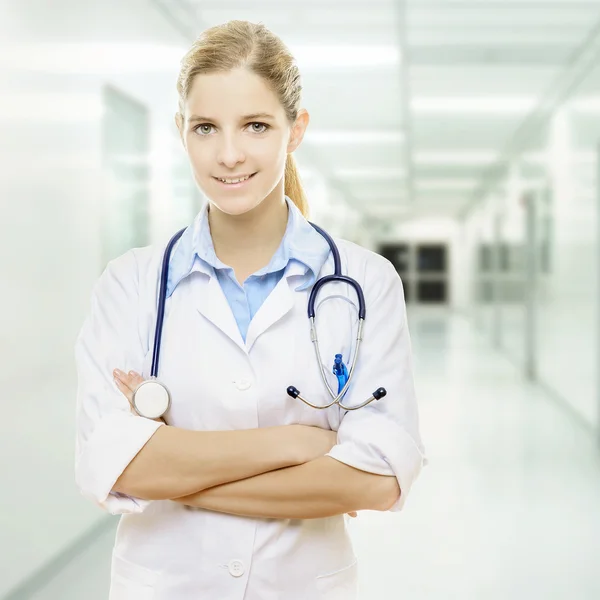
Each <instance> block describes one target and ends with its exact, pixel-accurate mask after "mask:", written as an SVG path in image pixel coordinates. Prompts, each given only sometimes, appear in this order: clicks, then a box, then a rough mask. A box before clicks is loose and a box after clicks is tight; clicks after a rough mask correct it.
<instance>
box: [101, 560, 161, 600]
mask: <svg viewBox="0 0 600 600" xmlns="http://www.w3.org/2000/svg"><path fill="white" fill-rule="evenodd" d="M157 577H158V573H157V572H156V571H152V570H151V569H147V568H146V567H142V566H140V565H136V564H134V563H131V562H129V561H128V560H125V559H124V558H122V557H120V556H117V555H116V554H113V558H112V572H111V582H110V594H109V598H108V600H153V598H154V586H155V583H156V579H157Z"/></svg>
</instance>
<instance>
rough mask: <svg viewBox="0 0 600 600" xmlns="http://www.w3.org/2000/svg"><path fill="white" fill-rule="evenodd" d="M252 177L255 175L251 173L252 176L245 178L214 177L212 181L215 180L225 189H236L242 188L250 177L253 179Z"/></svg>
mask: <svg viewBox="0 0 600 600" xmlns="http://www.w3.org/2000/svg"><path fill="white" fill-rule="evenodd" d="M254 175H256V173H253V174H252V175H246V176H245V177H237V178H233V177H232V178H224V177H223V178H221V177H215V178H214V179H216V180H217V181H218V182H219V183H221V184H222V185H226V186H227V187H235V188H238V187H242V186H243V185H244V184H245V183H246V182H247V181H250V179H252V177H254Z"/></svg>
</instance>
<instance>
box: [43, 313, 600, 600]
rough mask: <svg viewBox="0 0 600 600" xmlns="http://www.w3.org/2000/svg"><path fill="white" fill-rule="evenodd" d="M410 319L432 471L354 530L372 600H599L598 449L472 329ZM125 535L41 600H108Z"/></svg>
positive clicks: (106, 541) (426, 316) (440, 316)
mask: <svg viewBox="0 0 600 600" xmlns="http://www.w3.org/2000/svg"><path fill="white" fill-rule="evenodd" d="M410 323H411V333H412V338H413V349H414V355H415V367H416V381H417V391H418V394H419V399H420V409H421V428H422V434H423V438H424V442H425V445H426V448H427V453H428V457H429V460H430V465H429V466H428V467H427V468H426V469H425V470H424V471H423V472H422V474H421V477H420V478H419V480H418V481H417V483H416V484H415V486H414V488H413V490H412V491H411V494H410V497H409V499H408V501H407V504H406V506H405V509H404V510H403V511H402V512H401V513H398V514H388V513H377V512H365V513H362V514H360V515H359V517H358V519H354V520H353V521H351V523H350V527H351V531H352V535H353V538H354V540H355V545H356V552H357V554H358V556H359V564H360V578H361V589H362V596H361V598H362V600H397V599H399V598H403V599H411V600H424V599H427V600H454V599H457V600H458V599H460V600H464V599H468V600H471V599H472V600H480V599H481V600H507V599H509V598H510V599H511V600H521V599H523V600H525V599H527V600H538V599H540V600H559V599H560V600H567V599H568V600H597V599H598V598H600V568H599V566H600V558H599V557H600V453H599V452H598V450H597V449H596V448H595V444H594V440H593V439H592V438H591V436H590V435H589V434H588V433H586V432H584V431H583V430H582V429H581V428H580V427H579V426H578V425H576V424H575V423H574V422H572V421H571V420H570V419H569V418H568V417H567V416H566V415H565V413H564V412H563V411H562V410H561V409H560V407H559V406H558V405H557V404H556V402H555V401H553V400H552V399H550V398H548V397H546V396H545V394H544V393H543V392H542V391H541V390H540V389H538V388H536V387H534V386H531V385H529V384H527V383H526V382H524V381H523V379H522V378H521V376H520V374H519V373H518V372H517V371H515V367H514V366H513V365H512V364H511V362H510V361H508V360H506V359H505V358H503V357H502V356H500V355H498V354H494V353H493V352H492V351H491V350H490V346H489V344H488V343H487V342H486V340H484V339H483V338H482V337H481V336H480V335H479V334H478V333H477V332H475V331H474V330H473V328H472V327H471V326H470V324H469V323H468V322H467V321H466V320H464V319H462V318H461V317H449V316H447V315H446V314H444V313H440V312H437V311H431V312H430V311H427V312H422V313H411V315H410ZM113 538H114V528H111V529H110V530H107V532H106V534H105V535H103V536H102V537H101V538H99V539H98V540H97V542H96V543H95V544H94V545H93V546H91V547H90V548H89V549H88V550H87V551H86V552H85V553H83V554H80V555H79V556H78V557H77V559H76V560H74V561H73V562H72V564H71V565H69V567H68V568H67V569H65V570H64V571H63V572H62V573H60V574H58V575H57V577H56V578H55V579H54V581H53V582H52V583H51V584H50V585H48V586H47V587H46V588H45V589H44V590H42V591H40V592H39V593H38V594H37V595H35V596H34V598H35V600H80V599H85V600H106V598H107V590H108V571H109V557H110V550H111V547H112V542H113ZM215 600H217V599H215ZM311 600H312V599H311Z"/></svg>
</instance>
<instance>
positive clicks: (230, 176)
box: [215, 173, 256, 185]
mask: <svg viewBox="0 0 600 600" xmlns="http://www.w3.org/2000/svg"><path fill="white" fill-rule="evenodd" d="M254 175H256V173H246V174H245V175H235V176H234V175H228V176H227V177H215V179H216V180H217V181H221V183H224V182H223V181H222V180H223V179H244V180H246V178H247V177H248V178H252V177H254ZM241 183H243V182H241ZM230 185H235V184H230Z"/></svg>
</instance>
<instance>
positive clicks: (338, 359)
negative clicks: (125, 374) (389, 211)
mask: <svg viewBox="0 0 600 600" xmlns="http://www.w3.org/2000/svg"><path fill="white" fill-rule="evenodd" d="M310 224H311V225H312V226H313V228H314V229H315V230H316V231H317V232H318V233H320V234H321V235H322V236H323V237H324V238H325V240H326V241H327V243H328V244H329V248H330V249H331V253H332V254H333V263H334V273H333V275H326V276H325V277H321V278H320V279H318V280H317V281H316V282H315V284H314V285H313V288H312V290H311V292H310V297H309V299H308V320H309V323H310V338H311V341H312V343H313V347H314V349H315V355H316V358H317V363H318V365H319V368H320V371H321V377H322V379H323V382H324V384H325V386H326V387H327V390H328V392H329V394H330V396H331V397H332V398H333V400H332V401H331V402H330V403H329V404H327V405H326V406H318V405H316V404H313V403H312V402H309V401H308V400H307V399H306V398H303V397H302V396H301V395H300V392H299V390H298V389H297V388H295V387H294V386H293V385H291V386H290V387H288V388H287V393H288V395H289V396H291V397H292V398H299V399H300V400H302V402H304V403H305V404H308V406H311V407H312V408H316V409H320V410H323V409H326V408H329V407H330V406H333V405H334V404H338V405H339V406H340V408H342V409H344V410H358V409H359V408H362V407H363V406H367V404H370V403H371V402H373V400H380V399H381V398H383V397H384V396H385V395H386V394H387V392H386V390H385V388H382V387H380V388H378V389H376V390H375V391H374V392H373V394H372V395H371V397H370V398H368V399H367V400H365V401H364V402H363V403H362V404H359V405H358V406H345V405H344V404H342V402H341V401H342V398H343V397H344V395H345V394H346V392H347V391H348V387H349V386H350V381H351V379H352V375H353V373H354V369H355V367H356V361H357V358H358V349H359V347H360V343H361V341H362V331H363V325H364V320H365V314H366V308H365V297H364V294H363V291H362V288H361V287H360V284H359V283H358V282H357V281H356V280H354V279H352V278H351V277H348V276H346V275H342V266H341V260H340V253H339V250H338V248H337V246H336V244H335V242H334V241H333V239H332V238H331V236H330V235H329V234H328V233H327V232H325V231H324V230H323V229H321V228H320V227H319V226H318V225H315V224H314V223H310ZM185 230H186V228H185V227H184V228H183V229H182V230H181V231H178V232H177V233H176V234H175V235H174V236H173V237H172V238H171V240H170V241H169V243H168V244H167V248H166V250H165V254H164V256H163V262H162V271H161V276H160V288H159V296H158V313H157V317H156V331H155V335H154V351H153V354H152V367H151V370H150V378H149V379H147V380H146V381H143V382H142V383H141V384H140V385H139V386H138V387H137V388H136V389H135V391H134V392H133V407H134V409H135V411H136V412H137V413H138V415H140V416H142V417H146V418H148V419H158V418H159V417H162V416H163V415H164V414H165V413H166V412H167V411H168V410H169V407H170V406H171V394H170V392H169V390H168V389H167V387H166V386H165V385H164V384H163V383H161V382H160V381H158V379H157V375H158V358H159V354H160V342H161V337H162V327H163V320H164V313H165V301H166V296H167V281H168V276H169V260H170V257H171V251H172V249H173V246H174V245H175V243H176V242H177V240H178V239H179V238H180V237H181V236H182V234H183V232H184V231H185ZM334 281H342V282H344V283H347V284H348V285H350V286H351V287H353V288H354V291H355V292H356V295H357V296H358V330H357V333H356V345H355V347H354V355H353V357H352V365H351V367H350V371H348V368H347V367H346V365H345V364H344V363H343V360H342V359H343V357H342V355H341V354H336V355H335V360H334V364H333V373H334V374H335V375H336V377H337V379H338V391H337V393H336V392H334V391H333V390H332V389H331V386H330V385H329V382H328V381H327V374H326V372H325V367H324V366H323V361H322V360H321V352H320V350H319V340H318V336H317V329H316V327H315V301H316V299H317V294H318V293H319V291H320V290H321V288H323V287H324V286H325V285H327V284H328V283H332V282H334Z"/></svg>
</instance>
